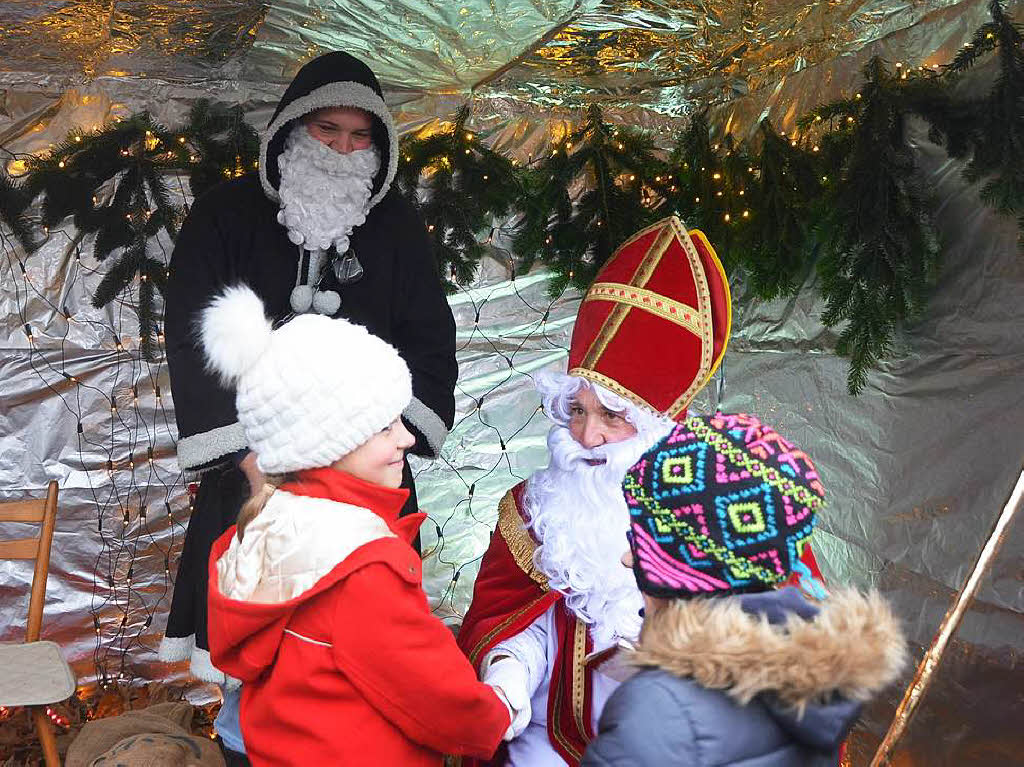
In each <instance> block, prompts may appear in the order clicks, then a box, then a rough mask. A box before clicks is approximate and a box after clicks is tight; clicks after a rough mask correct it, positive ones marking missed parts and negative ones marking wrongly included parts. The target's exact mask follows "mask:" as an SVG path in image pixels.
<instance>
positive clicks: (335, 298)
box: [313, 290, 341, 317]
mask: <svg viewBox="0 0 1024 767" xmlns="http://www.w3.org/2000/svg"><path fill="white" fill-rule="evenodd" d="M340 308H341V296H339V295H338V293H337V292H336V291H334V290H320V291H317V292H316V293H315V294H314V295H313V309H314V310H315V311H316V313H317V314H324V315H326V316H328V317H330V316H333V315H334V314H335V312H337V311H338V309H340Z"/></svg>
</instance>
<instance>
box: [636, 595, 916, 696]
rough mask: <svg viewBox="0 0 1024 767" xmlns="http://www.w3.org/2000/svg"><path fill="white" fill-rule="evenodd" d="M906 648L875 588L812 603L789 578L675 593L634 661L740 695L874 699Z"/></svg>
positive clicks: (649, 623)
mask: <svg viewBox="0 0 1024 767" xmlns="http://www.w3.org/2000/svg"><path fill="white" fill-rule="evenodd" d="M801 616H804V617H801ZM805 618H809V619H805ZM906 655H907V650H906V641H905V639H904V637H903V633H902V631H901V630H900V627H899V622H898V620H897V619H896V617H895V616H894V615H893V613H892V610H891V608H890V607H889V605H888V603H887V602H886V601H885V600H884V599H883V598H882V596H881V595H880V594H879V593H878V592H876V591H872V592H870V593H868V594H866V595H862V594H860V593H858V592H856V591H854V590H852V589H845V590H838V591H836V592H834V593H832V594H831V595H830V596H829V598H828V600H827V601H826V602H824V603H822V604H820V605H817V606H811V605H810V604H809V603H807V602H806V601H805V600H804V599H803V598H802V596H800V594H799V592H798V591H797V590H796V589H795V588H787V589H782V590H780V591H778V592H772V593H770V594H758V595H750V596H729V597H717V598H703V599H702V598H695V599H690V600H681V599H679V600H674V601H673V602H671V603H670V604H669V605H668V606H667V607H666V608H664V609H661V610H658V611H657V612H656V613H655V614H654V615H651V616H649V617H648V619H647V620H646V621H645V623H644V628H643V631H642V632H641V635H640V641H639V643H638V645H637V649H636V652H635V654H634V657H633V663H634V664H636V665H639V666H650V667H656V668H660V669H662V670H663V671H666V672H667V673H669V674H672V675H673V676H678V677H684V678H690V679H693V680H694V681H695V682H696V683H697V684H699V685H701V686H702V687H706V688H708V689H716V690H722V691H723V692H725V693H726V694H728V695H729V696H730V697H731V698H733V699H734V700H736V701H738V702H739V703H741V704H746V703H748V702H749V701H750V700H751V699H752V698H754V697H755V696H756V695H758V694H760V693H770V694H772V696H773V697H774V698H775V699H776V700H778V702H779V703H780V704H782V705H783V706H786V707H791V708H795V709H797V710H799V711H802V710H803V709H804V708H805V707H806V706H808V705H813V704H817V703H821V702H823V701H826V700H828V699H830V698H832V697H833V696H835V695H838V696H840V697H842V698H845V699H847V700H850V701H861V702H862V701H865V700H867V699H868V698H870V697H871V696H872V695H874V694H876V693H877V692H878V691H879V690H881V689H882V688H883V687H885V686H886V685H888V684H889V683H890V682H892V681H893V680H895V679H896V677H897V676H898V675H899V673H900V671H901V670H902V669H903V667H904V664H905V662H906Z"/></svg>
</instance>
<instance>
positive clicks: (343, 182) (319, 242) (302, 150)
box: [277, 122, 380, 255]
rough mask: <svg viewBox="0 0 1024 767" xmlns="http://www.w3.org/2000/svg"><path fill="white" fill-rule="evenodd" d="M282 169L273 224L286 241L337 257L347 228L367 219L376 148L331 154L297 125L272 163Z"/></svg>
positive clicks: (345, 244) (376, 167)
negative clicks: (284, 232)
mask: <svg viewBox="0 0 1024 767" xmlns="http://www.w3.org/2000/svg"><path fill="white" fill-rule="evenodd" d="M277 166H278V168H279V169H280V171H281V183H280V185H279V188H278V194H279V195H280V197H281V210H280V211H278V214H277V220H278V223H280V224H282V225H283V226H285V227H287V228H288V239H289V240H291V241H292V242H293V243H295V244H296V245H303V246H304V247H305V248H306V249H307V250H327V249H328V248H330V247H331V245H334V247H335V248H336V249H337V251H338V254H339V255H341V254H344V253H345V251H347V250H348V238H349V235H350V234H352V230H353V229H354V228H355V227H357V226H359V225H360V224H362V223H363V222H364V221H366V214H367V213H368V212H369V210H370V206H369V201H370V197H371V193H372V189H373V178H374V176H376V175H377V171H378V170H379V169H380V154H379V153H378V152H377V149H376V147H373V146H371V147H370V148H369V149H360V150H357V151H355V152H350V153H349V154H342V153H341V152H335V151H334V150H333V149H331V148H330V147H329V146H327V145H326V144H323V143H321V142H320V141H317V140H316V139H315V138H313V137H312V136H310V135H309V131H308V130H307V129H306V126H305V125H304V124H303V123H302V122H299V123H297V124H296V125H295V127H294V128H292V131H291V133H289V134H288V139H287V140H286V141H285V149H284V151H283V152H281V155H280V156H279V157H278V159H277Z"/></svg>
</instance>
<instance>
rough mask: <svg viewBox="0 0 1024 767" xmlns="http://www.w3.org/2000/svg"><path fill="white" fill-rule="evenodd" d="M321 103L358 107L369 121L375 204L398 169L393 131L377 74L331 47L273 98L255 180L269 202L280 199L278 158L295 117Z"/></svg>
mask: <svg viewBox="0 0 1024 767" xmlns="http://www.w3.org/2000/svg"><path fill="white" fill-rule="evenodd" d="M323 107H358V108H359V109H362V110H364V111H366V112H369V113H370V116H371V118H372V120H373V127H372V136H373V145H374V146H375V147H376V148H377V151H378V152H379V153H380V170H379V171H377V175H376V176H374V178H373V190H372V196H371V197H370V202H369V206H370V207H371V208H372V207H373V206H374V205H376V204H377V203H378V202H380V201H381V200H382V199H383V198H384V195H386V194H387V193H388V189H390V188H391V182H392V181H393V180H394V178H395V173H396V172H397V171H398V133H397V131H396V130H395V123H394V120H392V118H391V112H390V111H388V107H387V104H386V103H385V102H384V93H383V91H382V90H381V87H380V83H379V82H378V81H377V77H376V75H374V74H373V72H372V71H371V69H370V68H369V67H368V66H367V65H366V64H364V63H363V62H362V61H360V60H359V59H357V58H356V57H355V56H352V55H350V54H348V53H344V52H343V51H333V52H331V53H325V54H324V55H322V56H320V57H318V58H315V59H313V60H312V61H310V62H308V63H307V64H305V65H304V66H303V67H302V69H300V70H299V71H298V73H297V74H296V75H295V79H294V80H292V82H291V84H290V85H289V86H288V89H287V90H286V91H285V92H284V95H283V96H282V97H281V101H280V102H278V105H277V109H276V110H275V112H274V116H273V117H271V118H270V124H269V125H268V126H267V129H266V131H264V133H263V136H262V138H261V139H260V162H259V171H260V182H261V183H262V185H263V191H264V193H265V194H266V195H267V197H269V198H270V199H271V200H273V201H275V202H277V201H278V200H279V199H280V196H279V195H278V187H279V186H280V183H281V171H280V169H279V168H278V165H277V160H278V157H279V156H280V155H281V152H282V151H284V148H285V140H286V139H287V137H288V134H289V133H290V132H291V128H292V126H293V125H294V124H295V121H296V120H300V119H301V118H303V117H304V116H306V115H307V114H309V113H310V112H314V111H316V110H317V109H321V108H323Z"/></svg>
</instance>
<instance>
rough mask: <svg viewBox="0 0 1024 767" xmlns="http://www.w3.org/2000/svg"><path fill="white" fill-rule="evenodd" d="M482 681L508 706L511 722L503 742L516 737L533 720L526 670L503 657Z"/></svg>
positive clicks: (489, 669)
mask: <svg viewBox="0 0 1024 767" xmlns="http://www.w3.org/2000/svg"><path fill="white" fill-rule="evenodd" d="M483 681H484V683H485V684H489V685H490V686H491V687H493V688H494V691H495V692H496V693H497V694H498V697H499V698H501V699H502V701H503V702H504V703H505V705H506V706H508V709H509V718H510V719H511V720H512V721H511V724H509V728H508V731H507V732H506V733H505V740H512V739H513V738H516V737H518V736H519V735H520V734H521V733H522V732H523V730H525V729H526V726H527V725H528V724H529V723H530V719H531V718H533V709H532V708H531V706H530V692H529V690H528V689H527V678H526V669H525V668H523V665H522V664H521V663H520V662H519V661H517V660H516V659H515V658H511V657H505V658H502V659H501V660H497V661H495V662H494V663H492V664H491V665H490V667H489V668H488V669H487V671H486V673H485V674H484V679H483Z"/></svg>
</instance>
